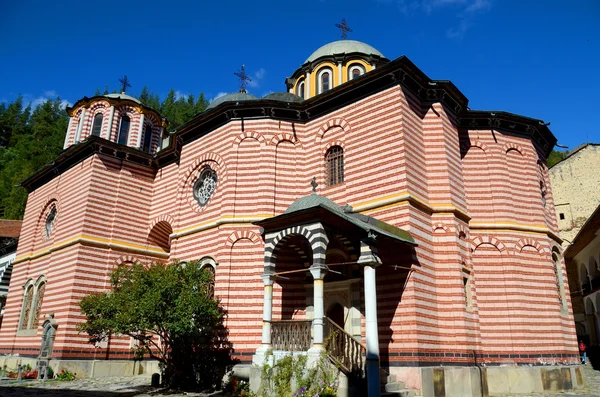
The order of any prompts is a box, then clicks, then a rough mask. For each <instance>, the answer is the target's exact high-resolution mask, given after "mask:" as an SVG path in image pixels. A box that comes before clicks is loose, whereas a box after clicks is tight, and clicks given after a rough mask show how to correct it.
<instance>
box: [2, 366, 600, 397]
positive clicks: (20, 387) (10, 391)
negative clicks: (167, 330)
mask: <svg viewBox="0 0 600 397" xmlns="http://www.w3.org/2000/svg"><path fill="white" fill-rule="evenodd" d="M584 374H585V377H586V382H587V385H588V386H587V388H586V389H584V390H580V391H577V392H568V393H536V394H519V395H514V396H513V395H504V396H501V397H600V371H595V370H593V369H592V367H591V366H590V365H589V364H588V365H586V366H585V367H584ZM149 385H150V377H149V376H136V377H119V378H95V379H78V380H75V381H73V382H58V381H46V382H44V381H37V380H29V381H27V380H25V381H15V380H0V396H1V397H22V396H40V397H59V396H61V397H62V396H64V397H130V396H136V397H160V396H169V397H183V396H186V397H208V396H215V397H216V396H221V395H222V394H221V393H219V392H216V393H213V394H205V393H171V392H168V393H167V392H164V393H163V392H162V390H161V389H156V388H153V387H150V386H149ZM447 397H461V396H447Z"/></svg>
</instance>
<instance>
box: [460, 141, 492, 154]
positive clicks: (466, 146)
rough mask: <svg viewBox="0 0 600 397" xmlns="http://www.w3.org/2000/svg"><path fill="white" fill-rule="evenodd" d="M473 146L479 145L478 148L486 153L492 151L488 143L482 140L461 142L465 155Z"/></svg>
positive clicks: (462, 152)
mask: <svg viewBox="0 0 600 397" xmlns="http://www.w3.org/2000/svg"><path fill="white" fill-rule="evenodd" d="M472 147H477V148H479V149H481V150H483V151H484V153H485V154H488V153H489V151H490V148H489V147H488V145H486V144H485V143H483V142H481V141H475V142H462V143H461V144H460V152H461V154H462V155H463V157H464V155H465V154H466V153H467V152H468V151H469V149H470V148H472Z"/></svg>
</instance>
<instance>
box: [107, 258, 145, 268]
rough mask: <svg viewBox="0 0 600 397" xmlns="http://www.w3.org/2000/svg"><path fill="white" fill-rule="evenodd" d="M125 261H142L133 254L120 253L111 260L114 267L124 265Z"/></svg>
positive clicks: (135, 262) (133, 262) (134, 262)
mask: <svg viewBox="0 0 600 397" xmlns="http://www.w3.org/2000/svg"><path fill="white" fill-rule="evenodd" d="M127 263H132V264H141V263H142V262H141V261H140V260H139V259H138V258H136V257H135V256H133V255H121V256H120V257H118V258H117V259H116V260H115V261H114V262H113V264H114V266H115V267H117V266H121V265H125V264H127Z"/></svg>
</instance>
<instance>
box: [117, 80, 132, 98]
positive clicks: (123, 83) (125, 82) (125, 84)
mask: <svg viewBox="0 0 600 397" xmlns="http://www.w3.org/2000/svg"><path fill="white" fill-rule="evenodd" d="M119 83H121V94H124V93H125V91H127V87H131V84H129V79H128V78H127V75H124V76H123V77H122V78H120V79H119Z"/></svg>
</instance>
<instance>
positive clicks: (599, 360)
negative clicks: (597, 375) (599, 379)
mask: <svg viewBox="0 0 600 397" xmlns="http://www.w3.org/2000/svg"><path fill="white" fill-rule="evenodd" d="M587 356H588V360H589V361H590V363H591V364H592V368H594V369H595V370H597V371H600V346H590V347H588V348H587Z"/></svg>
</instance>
